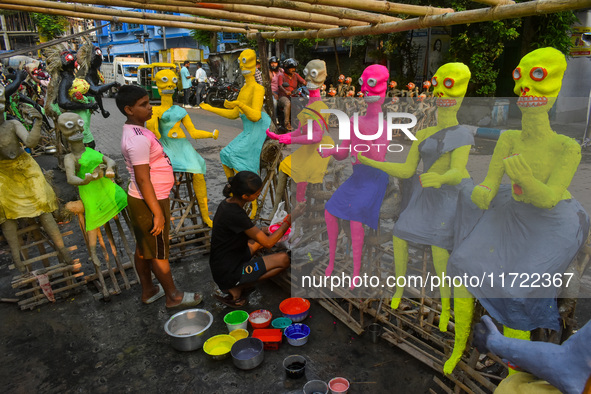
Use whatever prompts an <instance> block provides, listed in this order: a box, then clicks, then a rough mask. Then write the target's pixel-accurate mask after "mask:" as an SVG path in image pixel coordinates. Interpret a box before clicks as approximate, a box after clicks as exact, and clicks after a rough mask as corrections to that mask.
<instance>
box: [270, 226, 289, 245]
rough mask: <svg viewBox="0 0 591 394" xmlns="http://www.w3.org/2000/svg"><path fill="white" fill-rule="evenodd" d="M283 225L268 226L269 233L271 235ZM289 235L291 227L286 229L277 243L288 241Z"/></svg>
mask: <svg viewBox="0 0 591 394" xmlns="http://www.w3.org/2000/svg"><path fill="white" fill-rule="evenodd" d="M282 224H283V223H276V224H272V225H270V226H269V232H270V233H271V234H273V233H274V232H275V231H277V230H279V227H281V225H282ZM289 233H291V227H290V228H288V229H287V231H286V232H285V234H283V237H281V239H279V241H278V242H285V241H287V240H288V239H289Z"/></svg>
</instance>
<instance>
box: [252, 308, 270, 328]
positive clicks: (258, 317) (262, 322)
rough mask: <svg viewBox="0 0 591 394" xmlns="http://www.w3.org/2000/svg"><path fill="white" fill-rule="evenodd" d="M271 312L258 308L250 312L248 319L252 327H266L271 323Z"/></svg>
mask: <svg viewBox="0 0 591 394" xmlns="http://www.w3.org/2000/svg"><path fill="white" fill-rule="evenodd" d="M272 318H273V314H272V313H271V312H269V311H268V310H266V309H258V310H256V311H254V312H251V314H250V316H249V317H248V321H249V322H250V325H251V326H252V328H267V327H269V325H270V324H271V319H272Z"/></svg>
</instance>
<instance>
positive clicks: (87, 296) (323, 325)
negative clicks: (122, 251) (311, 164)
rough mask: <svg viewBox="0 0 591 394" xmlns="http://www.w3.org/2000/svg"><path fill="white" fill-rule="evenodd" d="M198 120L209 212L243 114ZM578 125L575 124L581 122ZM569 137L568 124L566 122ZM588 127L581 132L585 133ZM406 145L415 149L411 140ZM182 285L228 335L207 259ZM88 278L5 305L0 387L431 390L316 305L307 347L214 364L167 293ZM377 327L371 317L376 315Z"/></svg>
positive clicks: (182, 276) (6, 291) (589, 204)
mask: <svg viewBox="0 0 591 394" xmlns="http://www.w3.org/2000/svg"><path fill="white" fill-rule="evenodd" d="M105 104H106V107H107V109H108V110H109V111H110V112H111V117H110V118H108V119H102V118H101V117H100V116H99V115H93V118H92V126H91V128H92V131H93V134H94V136H95V139H96V141H97V149H98V150H100V151H101V152H103V153H104V154H106V155H107V156H110V157H111V158H113V159H116V161H117V162H118V164H119V171H120V173H121V174H122V175H124V176H126V171H125V166H124V163H123V161H122V157H121V152H120V136H121V126H122V125H123V123H124V120H125V119H124V117H123V116H122V115H121V114H120V113H119V111H118V110H117V108H116V107H115V104H114V100H113V99H105ZM188 111H189V114H190V116H191V118H192V119H193V122H194V124H195V125H196V126H197V127H198V128H200V129H204V130H209V131H213V129H214V128H217V129H219V130H220V138H219V139H218V140H217V141H214V140H212V139H207V140H199V141H197V142H196V143H195V146H196V147H197V148H198V151H199V152H200V153H201V155H202V156H203V157H204V158H205V160H206V162H207V166H208V172H207V175H206V181H207V185H208V195H209V198H210V210H211V212H212V213H213V212H215V208H216V206H217V204H218V203H219V201H221V199H222V195H221V190H222V188H223V185H224V184H225V182H226V180H225V177H224V174H223V171H222V168H221V165H220V163H219V151H220V149H221V148H222V147H223V146H225V145H226V144H227V143H228V142H229V141H230V140H231V139H232V138H234V137H235V136H236V135H237V134H238V133H239V132H240V130H241V122H240V120H228V119H225V118H222V117H219V116H216V115H212V114H210V113H208V112H206V111H203V110H201V109H189V110H188ZM579 127H580V126H579ZM565 129H566V130H570V131H572V132H573V133H575V132H578V130H574V131H573V128H572V127H570V126H569V127H565ZM581 134H582V133H581ZM406 146H408V145H406ZM493 148H494V142H491V141H486V140H478V141H477V146H476V150H475V152H474V154H472V155H471V157H470V161H469V164H468V169H469V171H470V173H471V174H472V176H473V178H474V179H475V181H477V182H479V181H481V180H482V179H483V178H484V175H485V174H486V169H487V165H488V162H489V160H490V154H491V153H492V149H493ZM406 151H407V149H405V152H402V153H401V154H390V155H389V156H388V160H390V161H403V160H404V158H405V156H406ZM39 161H40V162H41V163H42V166H43V167H44V168H46V169H55V167H56V163H55V160H54V159H53V158H49V157H41V158H40V159H39ZM64 178H65V176H64V175H63V173H62V172H61V171H59V170H55V171H54V181H55V182H56V183H57V184H58V185H60V188H59V195H60V198H61V199H62V200H63V201H69V200H70V199H74V198H76V192H75V190H74V189H73V188H71V187H68V186H67V184H65V179H64ZM590 178H591V160H589V155H588V154H587V153H585V154H584V158H583V161H582V163H581V165H580V167H579V170H578V172H577V174H576V175H575V178H574V179H573V182H572V184H571V187H570V189H569V190H571V192H572V194H573V195H574V197H576V198H577V199H579V201H580V202H581V203H582V205H583V206H584V207H585V209H587V211H588V212H591V196H590V194H589V187H590V186H591V182H590V180H591V179H590ZM63 230H64V231H68V230H73V231H74V234H73V235H71V236H68V237H67V238H66V243H67V244H68V245H78V251H77V252H76V253H75V257H78V258H80V261H81V262H83V269H82V270H83V271H84V272H85V273H87V274H90V273H92V272H93V268H92V267H91V265H90V264H88V262H87V261H86V256H85V253H84V250H85V248H84V244H83V241H82V237H81V234H80V230H79V228H78V225H77V223H75V221H71V222H70V223H67V224H64V225H63ZM10 262H11V258H10V253H9V251H8V247H7V245H6V244H0V298H13V297H14V296H13V294H14V293H13V289H12V288H11V286H10V281H11V278H12V277H13V276H14V274H15V271H9V270H8V264H9V263H10ZM172 271H173V276H174V278H175V281H176V283H177V285H178V287H179V288H180V289H183V290H188V291H199V292H201V293H202V294H203V295H204V296H205V297H204V302H203V304H202V305H201V306H200V307H201V308H203V309H207V310H208V311H210V312H211V313H212V314H213V316H214V323H213V325H212V327H211V329H210V331H209V332H210V333H211V335H214V334H221V333H226V332H227V329H226V327H225V324H224V323H223V316H224V315H225V314H226V313H227V312H228V311H229V309H227V308H224V307H222V306H221V305H220V304H219V303H216V302H215V301H214V300H213V299H212V298H211V293H212V292H213V290H214V285H213V283H212V279H211V275H210V273H209V268H208V259H207V257H206V256H201V257H197V258H186V259H183V260H180V261H178V262H175V263H173V264H172ZM95 293H97V291H96V289H95V288H94V286H93V285H91V284H89V285H88V286H87V287H83V290H82V291H81V292H79V293H73V294H72V295H71V296H70V297H68V298H67V300H65V301H60V302H57V303H56V304H46V305H43V306H41V307H39V308H37V309H35V310H33V311H20V310H18V308H17V307H16V306H15V305H13V304H8V303H0V316H1V319H0V336H1V338H2V341H1V342H0V354H1V355H2V361H3V365H2V368H1V369H0V387H1V389H0V391H2V392H7V393H30V392H43V393H70V392H81V393H95V392H96V393H115V392H147V393H157V392H158V393H160V392H187V393H228V394H229V393H273V394H274V393H296V392H301V390H302V387H303V385H304V384H305V382H306V381H307V380H309V379H321V380H324V381H328V380H330V379H331V378H333V377H335V376H343V377H346V378H347V379H349V381H351V382H352V385H351V390H350V392H351V393H392V392H394V393H426V392H428V390H429V388H430V387H434V386H433V383H432V378H433V375H434V372H433V371H432V370H431V369H428V368H427V367H426V366H424V365H423V364H422V363H420V362H418V361H416V360H415V359H414V358H412V357H410V356H408V355H407V354H406V353H404V352H402V351H400V350H399V349H397V348H395V347H393V346H391V345H389V344H387V343H386V342H383V341H382V342H378V344H373V343H372V342H371V341H370V340H369V338H367V336H366V335H361V336H358V335H355V334H353V333H352V331H351V330H349V328H347V327H346V326H345V325H344V324H342V323H341V322H339V321H338V320H337V319H335V318H334V317H333V316H332V315H330V314H329V313H328V312H326V311H325V310H324V309H323V308H322V307H321V306H320V305H318V304H317V303H315V302H312V307H311V311H310V317H308V319H307V321H306V322H305V323H306V324H308V325H309V326H310V327H311V330H312V334H311V336H310V340H309V342H308V343H307V344H306V345H305V346H303V347H301V348H296V347H292V346H290V345H288V344H287V343H283V344H282V346H281V347H280V349H279V350H277V351H267V352H266V353H265V361H264V362H263V364H262V365H261V366H260V367H258V368H257V369H254V370H252V371H241V370H238V369H236V368H235V367H234V366H233V364H232V361H231V360H230V359H227V360H224V361H212V360H210V359H209V358H208V357H207V355H206V354H205V353H203V351H202V350H198V351H194V352H178V351H175V350H174V349H173V348H172V347H171V346H170V343H169V341H168V338H167V337H166V335H165V333H164V330H163V326H164V323H165V322H166V320H167V319H168V318H169V317H170V316H171V315H172V314H173V312H169V311H168V310H167V309H166V308H165V306H164V300H160V301H158V302H156V303H154V304H152V305H142V304H141V302H140V298H139V297H140V289H139V286H134V287H132V288H131V289H130V290H127V291H123V292H122V293H121V294H119V295H117V296H113V297H112V300H111V301H110V302H103V301H97V300H96V299H95V297H94V294H95ZM287 297H289V294H288V292H286V291H284V290H282V289H281V288H279V287H278V286H277V285H275V284H273V283H267V284H264V285H261V286H260V287H259V289H258V290H257V291H256V292H255V293H253V295H252V296H251V299H250V301H251V302H250V305H249V306H248V307H246V308H244V309H245V310H247V311H252V310H255V309H259V308H264V309H268V310H270V311H271V312H272V313H273V314H274V316H278V315H279V303H280V302H281V301H282V300H283V299H285V298H287ZM589 305H590V303H589V302H588V300H583V299H581V300H580V301H579V306H580V308H579V311H578V317H579V322H581V323H584V322H586V321H587V320H589V317H590V316H591V308H590V306H589ZM369 322H370V321H369ZM291 354H301V355H303V356H305V357H306V358H307V359H308V362H309V364H308V367H307V370H306V371H307V372H306V378H304V379H300V380H297V381H290V380H286V378H285V374H284V372H283V367H282V361H283V359H284V358H285V357H286V356H288V355H291Z"/></svg>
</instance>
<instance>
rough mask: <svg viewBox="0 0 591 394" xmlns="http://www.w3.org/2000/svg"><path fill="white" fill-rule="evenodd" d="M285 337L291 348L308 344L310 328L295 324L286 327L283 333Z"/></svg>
mask: <svg viewBox="0 0 591 394" xmlns="http://www.w3.org/2000/svg"><path fill="white" fill-rule="evenodd" d="M283 333H284V334H285V336H286V337H287V342H289V344H290V345H292V346H302V345H305V344H306V342H308V337H309V336H310V327H308V326H307V325H305V324H301V323H297V324H292V325H291V326H289V327H287V328H286V329H285V331H284V332H283Z"/></svg>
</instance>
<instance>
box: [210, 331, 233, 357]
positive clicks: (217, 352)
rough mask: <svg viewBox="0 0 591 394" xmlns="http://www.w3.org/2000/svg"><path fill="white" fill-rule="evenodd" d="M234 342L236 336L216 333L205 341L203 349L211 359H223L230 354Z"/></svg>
mask: <svg viewBox="0 0 591 394" xmlns="http://www.w3.org/2000/svg"><path fill="white" fill-rule="evenodd" d="M234 342H236V338H234V337H233V336H231V335H227V334H223V335H216V336H213V337H211V338H209V339H208V340H207V341H205V343H204V344H203V351H204V352H205V353H206V354H207V355H209V357H210V358H211V359H212V360H223V359H225V358H227V357H228V355H229V354H230V350H232V345H234Z"/></svg>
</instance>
